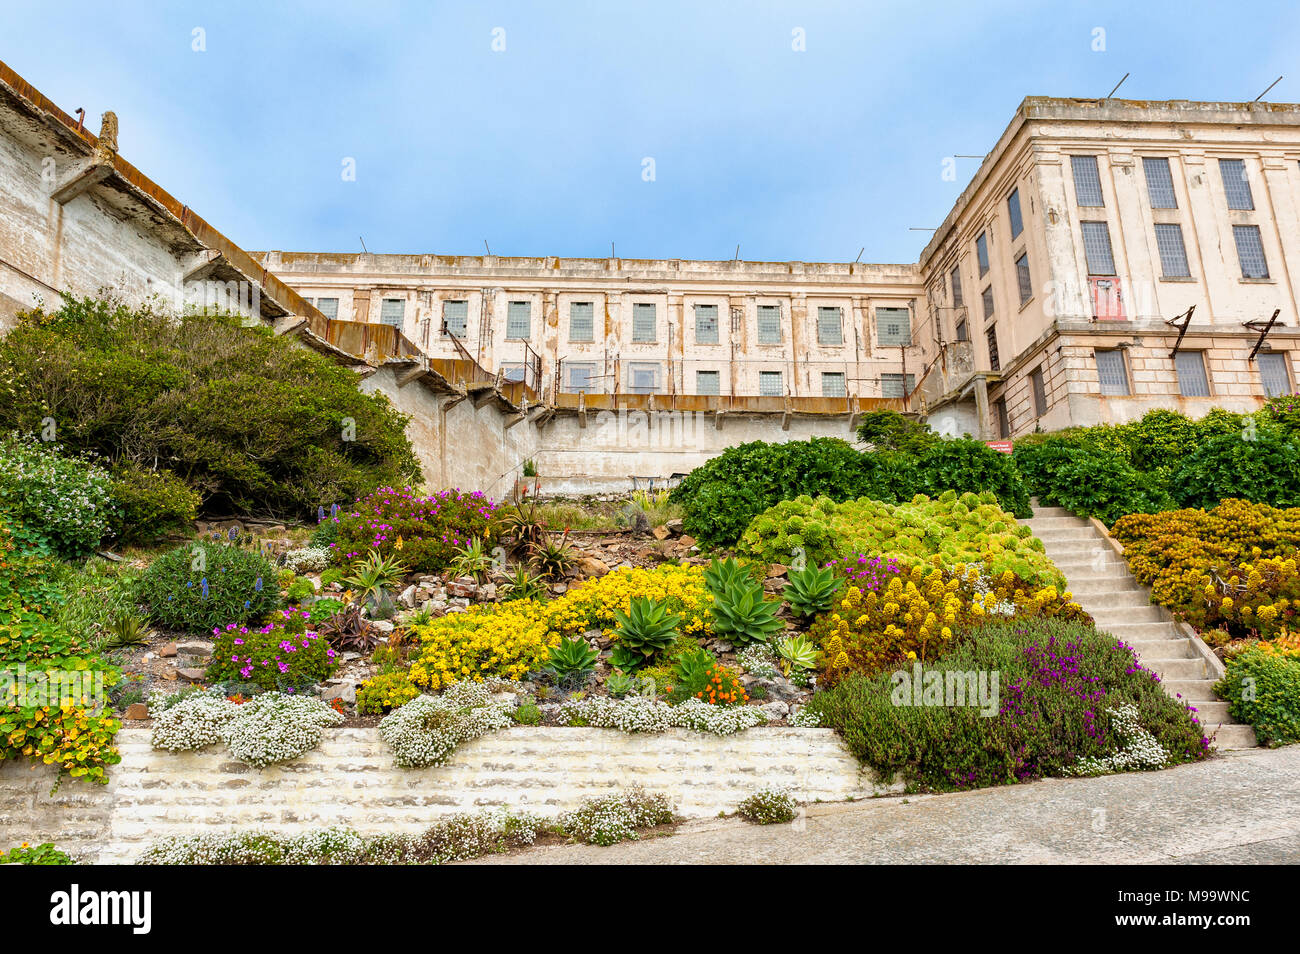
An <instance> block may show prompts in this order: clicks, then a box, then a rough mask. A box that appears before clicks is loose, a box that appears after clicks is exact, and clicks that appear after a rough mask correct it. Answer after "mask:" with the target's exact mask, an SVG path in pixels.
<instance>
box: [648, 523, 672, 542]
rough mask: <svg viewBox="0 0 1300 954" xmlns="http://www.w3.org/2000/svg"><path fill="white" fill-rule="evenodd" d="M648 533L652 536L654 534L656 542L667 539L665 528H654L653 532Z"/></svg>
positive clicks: (666, 529)
mask: <svg viewBox="0 0 1300 954" xmlns="http://www.w3.org/2000/svg"><path fill="white" fill-rule="evenodd" d="M650 532H651V533H652V534H654V538H655V539H656V540H667V539H668V528H667V527H666V526H662V527H655V528H654V529H653V530H651V531H650Z"/></svg>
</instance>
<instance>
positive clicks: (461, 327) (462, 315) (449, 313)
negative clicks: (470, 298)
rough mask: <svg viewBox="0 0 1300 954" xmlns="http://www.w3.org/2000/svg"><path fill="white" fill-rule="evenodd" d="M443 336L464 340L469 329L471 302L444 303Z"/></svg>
mask: <svg viewBox="0 0 1300 954" xmlns="http://www.w3.org/2000/svg"><path fill="white" fill-rule="evenodd" d="M442 324H443V326H444V329H445V330H444V331H443V334H445V335H447V334H450V335H455V336H456V337H457V338H464V337H465V332H466V330H467V329H468V328H469V302H467V301H444V302H443V303H442Z"/></svg>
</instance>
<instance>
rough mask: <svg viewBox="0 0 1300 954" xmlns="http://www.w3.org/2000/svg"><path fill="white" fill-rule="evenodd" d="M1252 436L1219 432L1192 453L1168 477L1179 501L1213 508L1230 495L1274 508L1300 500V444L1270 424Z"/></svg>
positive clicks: (1180, 504) (1175, 497)
mask: <svg viewBox="0 0 1300 954" xmlns="http://www.w3.org/2000/svg"><path fill="white" fill-rule="evenodd" d="M1251 436H1252V437H1253V439H1246V438H1245V437H1243V435H1242V434H1241V432H1240V431H1237V432H1231V433H1227V434H1220V435H1219V436H1217V437H1211V438H1210V439H1208V440H1207V441H1205V442H1204V443H1203V444H1201V445H1200V446H1199V447H1197V448H1196V449H1195V450H1193V451H1192V452H1191V453H1189V454H1188V455H1187V456H1186V457H1185V458H1184V459H1183V461H1182V462H1181V463H1180V464H1179V465H1178V466H1177V467H1176V468H1175V469H1174V470H1173V474H1172V476H1171V477H1170V479H1169V493H1170V495H1171V496H1172V497H1173V498H1174V499H1175V500H1176V501H1178V504H1179V506H1182V507H1196V508H1201V509H1211V508H1213V507H1215V506H1217V505H1218V504H1219V501H1221V500H1226V499H1228V498H1229V497H1239V498H1241V499H1243V500H1250V501H1252V502H1254V503H1265V504H1269V505H1270V506H1274V507H1294V506H1296V505H1297V504H1300V448H1297V447H1296V445H1295V444H1293V443H1292V442H1291V441H1289V440H1287V439H1286V438H1284V437H1281V436H1280V435H1279V434H1277V433H1275V432H1273V431H1272V430H1271V429H1269V430H1266V429H1263V428H1260V429H1258V430H1257V431H1256V432H1255V433H1254V434H1253V435H1251Z"/></svg>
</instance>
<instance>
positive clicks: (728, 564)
mask: <svg viewBox="0 0 1300 954" xmlns="http://www.w3.org/2000/svg"><path fill="white" fill-rule="evenodd" d="M753 582H754V578H753V577H752V576H750V575H749V570H748V569H746V568H745V567H744V566H743V565H741V564H740V563H737V562H736V559H735V557H727V558H726V559H725V560H712V561H710V562H709V565H708V566H706V567H705V568H704V586H705V588H706V589H707V590H708V591H709V592H710V593H712V594H713V595H714V596H715V597H717V596H721V595H722V594H723V593H725V592H727V590H728V589H729V588H730V587H732V586H737V585H741V584H746V585H748V584H752V583H753Z"/></svg>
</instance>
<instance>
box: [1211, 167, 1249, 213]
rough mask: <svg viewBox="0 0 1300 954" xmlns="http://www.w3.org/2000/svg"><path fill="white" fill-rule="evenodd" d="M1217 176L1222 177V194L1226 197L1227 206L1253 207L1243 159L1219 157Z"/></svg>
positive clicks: (1246, 208) (1236, 207)
mask: <svg viewBox="0 0 1300 954" xmlns="http://www.w3.org/2000/svg"><path fill="white" fill-rule="evenodd" d="M1219 176H1220V177H1221V178H1222V179H1223V194H1224V195H1225V196H1227V198H1228V208H1230V209H1243V210H1249V209H1253V208H1254V207H1255V197H1254V196H1252V195H1251V194H1250V180H1249V179H1247V178H1246V161H1245V160H1244V159H1220V160H1219Z"/></svg>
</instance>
